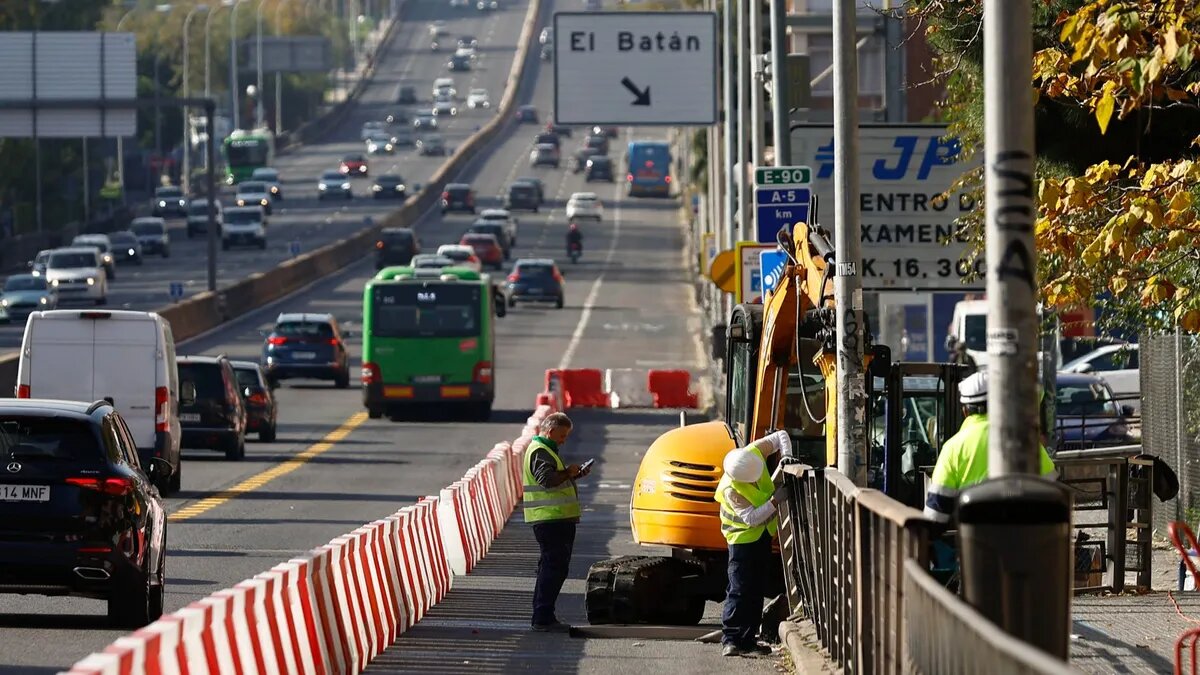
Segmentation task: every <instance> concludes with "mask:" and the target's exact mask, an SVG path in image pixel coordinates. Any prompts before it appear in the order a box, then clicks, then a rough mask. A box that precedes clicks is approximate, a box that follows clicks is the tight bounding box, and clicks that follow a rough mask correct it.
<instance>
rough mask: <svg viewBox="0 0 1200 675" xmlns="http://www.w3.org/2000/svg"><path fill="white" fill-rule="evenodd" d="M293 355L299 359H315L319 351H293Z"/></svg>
mask: <svg viewBox="0 0 1200 675" xmlns="http://www.w3.org/2000/svg"><path fill="white" fill-rule="evenodd" d="M292 356H294V357H296V358H298V359H315V358H317V353H316V352H292Z"/></svg>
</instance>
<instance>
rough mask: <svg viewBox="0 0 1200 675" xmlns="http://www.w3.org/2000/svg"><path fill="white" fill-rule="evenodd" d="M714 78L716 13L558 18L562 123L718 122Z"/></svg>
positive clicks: (557, 100)
mask: <svg viewBox="0 0 1200 675" xmlns="http://www.w3.org/2000/svg"><path fill="white" fill-rule="evenodd" d="M716 78H717V17H716V14H714V13H712V12H558V13H556V14H555V15H554V120H555V121H556V122H558V123H559V124H604V125H651V124H661V125H693V126H700V125H707V124H715V123H716V121H717V80H716Z"/></svg>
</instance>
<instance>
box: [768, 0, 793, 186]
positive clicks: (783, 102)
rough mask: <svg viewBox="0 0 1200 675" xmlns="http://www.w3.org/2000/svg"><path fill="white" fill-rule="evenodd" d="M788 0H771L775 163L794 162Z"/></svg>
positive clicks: (772, 107) (772, 106)
mask: <svg viewBox="0 0 1200 675" xmlns="http://www.w3.org/2000/svg"><path fill="white" fill-rule="evenodd" d="M789 51H791V50H790V49H789V45H788V43H787V0H771V112H772V121H773V123H774V127H775V141H774V143H775V166H789V165H790V164H791V163H792V129H791V126H792V115H791V109H790V107H789V106H790V105H791V104H790V103H789V102H788V89H787V83H788V74H787V65H788V63H787V57H788V52H789Z"/></svg>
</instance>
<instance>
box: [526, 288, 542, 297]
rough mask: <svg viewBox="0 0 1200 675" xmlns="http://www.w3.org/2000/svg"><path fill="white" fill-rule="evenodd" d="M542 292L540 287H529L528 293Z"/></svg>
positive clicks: (537, 293)
mask: <svg viewBox="0 0 1200 675" xmlns="http://www.w3.org/2000/svg"><path fill="white" fill-rule="evenodd" d="M542 293H543V291H542V289H540V288H531V289H529V294H530V295H541V294H542Z"/></svg>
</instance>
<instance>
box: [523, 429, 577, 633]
mask: <svg viewBox="0 0 1200 675" xmlns="http://www.w3.org/2000/svg"><path fill="white" fill-rule="evenodd" d="M572 426H573V425H572V423H571V418H570V417H567V415H566V414H565V413H560V412H559V413H551V414H550V415H547V416H546V419H544V420H542V423H541V424H540V425H538V435H537V436H534V437H533V440H532V441H531V442H530V443H529V448H528V449H526V450H525V458H524V460H525V461H524V467H525V468H524V472H523V474H524V479H523V482H524V484H525V497H524V504H523V505H524V510H525V522H526V523H529V524H530V525H532V526H533V536H534V538H536V539H537V543H538V549H539V551H540V555H539V557H538V566H537V582H536V583H535V584H534V587H533V619H532V621H531V622H530V625H531V627H532V628H533V630H535V631H539V632H548V631H554V632H566V631H567V630H569V629H570V626H568V625H567V624H565V623H562V622H561V621H559V620H558V617H557V616H555V613H554V605H555V603H556V602H557V601H558V594H559V593H560V592H561V591H562V587H563V582H565V581H566V580H567V572H568V568H569V567H570V565H571V552H572V549H574V548H575V526H576V524H578V523H579V495H578V494H577V493H576V491H575V481H576V480H578V479H580V478H583V477H584V476H586V475H588V473H589V471H590V469H581V468H580V466H579V465H578V464H570V465H566V464H563V461H562V457H561V456H560V455H561V453H562V446H563V444H564V443H566V442H567V437H568V436H570V435H571V428H572Z"/></svg>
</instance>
